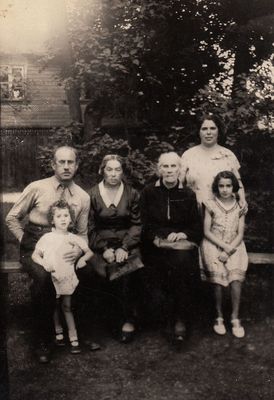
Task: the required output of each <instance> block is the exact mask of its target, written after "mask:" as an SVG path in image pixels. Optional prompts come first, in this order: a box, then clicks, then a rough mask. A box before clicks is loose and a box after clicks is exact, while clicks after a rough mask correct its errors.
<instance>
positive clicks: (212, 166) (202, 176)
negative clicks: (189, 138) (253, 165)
mask: <svg viewBox="0 0 274 400" xmlns="http://www.w3.org/2000/svg"><path fill="white" fill-rule="evenodd" d="M199 136H200V144H198V145H197V146H194V147H192V148H190V149H189V150H186V151H185V152H184V153H183V155H182V159H181V165H182V169H181V177H182V181H183V183H186V184H187V186H189V187H190V188H191V189H192V190H193V191H194V192H195V193H196V197H197V201H198V204H199V207H200V209H201V206H202V203H204V201H207V200H208V199H211V198H212V191H211V186H212V183H213V180H214V178H215V176H216V175H217V174H218V173H219V172H221V171H224V170H226V171H231V172H233V173H234V175H235V176H236V177H237V179H238V181H239V186H240V189H239V197H240V201H239V204H240V206H241V207H242V208H244V209H245V210H246V209H247V204H246V200H245V192H244V187H243V184H242V181H241V176H240V173H239V169H240V163H239V161H238V159H237V158H236V156H235V154H234V153H233V152H232V151H231V150H229V149H227V148H226V147H223V146H221V145H220V144H219V143H218V141H219V142H222V139H223V136H224V133H223V128H222V125H221V122H220V121H219V119H218V118H217V117H216V116H214V115H206V116H204V117H203V118H202V120H201V121H200V128H199Z"/></svg>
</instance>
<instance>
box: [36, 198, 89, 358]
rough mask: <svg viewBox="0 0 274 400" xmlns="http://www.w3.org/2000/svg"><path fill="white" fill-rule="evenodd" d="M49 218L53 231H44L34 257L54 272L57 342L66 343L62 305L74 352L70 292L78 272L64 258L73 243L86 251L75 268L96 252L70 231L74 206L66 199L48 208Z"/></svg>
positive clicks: (76, 350) (76, 349) (77, 349)
mask: <svg viewBox="0 0 274 400" xmlns="http://www.w3.org/2000/svg"><path fill="white" fill-rule="evenodd" d="M48 219H49V222H50V224H52V225H53V229H52V232H50V233H46V234H45V235H43V236H42V237H41V238H40V240H39V241H38V242H37V244H36V247H35V250H34V252H33V254H32V259H33V261H34V262H36V263H37V264H40V265H42V267H44V268H45V270H46V271H48V272H50V273H51V277H52V282H53V284H54V287H55V290H56V297H57V299H58V303H57V307H56V309H55V312H54V318H53V319H54V326H55V334H56V340H55V342H56V344H57V345H59V346H62V345H64V344H65V342H64V336H63V327H62V324H61V317H60V311H61V310H60V307H59V305H61V309H62V311H63V314H64V317H65V320H66V323H67V327H68V336H69V340H70V346H71V350H70V351H71V353H72V354H77V353H80V351H81V349H80V346H79V342H78V335H77V330H76V326H75V321H74V316H73V313H72V310H71V295H72V294H73V292H74V290H75V288H76V287H77V285H78V282H79V281H78V278H77V276H76V273H75V268H74V264H73V263H71V262H68V261H66V260H64V258H63V255H64V254H65V253H66V252H67V251H68V250H70V249H71V248H72V247H73V246H78V247H79V248H80V249H81V250H82V251H83V253H84V255H83V256H82V257H80V258H79V260H78V261H77V263H76V266H75V267H76V269H78V268H83V267H85V265H86V262H87V261H88V260H89V259H90V258H91V257H92V256H93V252H92V251H91V250H90V249H89V247H88V245H87V243H86V242H85V240H84V239H83V238H82V237H79V236H77V235H75V234H73V233H70V232H69V230H68V229H69V228H70V226H71V225H72V221H73V210H72V208H71V207H70V205H69V204H68V203H67V202H65V201H64V200H59V201H57V202H55V203H54V204H52V206H51V207H50V209H49V213H48Z"/></svg>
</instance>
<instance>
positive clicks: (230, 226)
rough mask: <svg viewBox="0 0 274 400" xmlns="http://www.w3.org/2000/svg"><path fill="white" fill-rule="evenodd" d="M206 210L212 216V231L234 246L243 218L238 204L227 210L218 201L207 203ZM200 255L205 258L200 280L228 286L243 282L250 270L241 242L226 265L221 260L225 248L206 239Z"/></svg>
mask: <svg viewBox="0 0 274 400" xmlns="http://www.w3.org/2000/svg"><path fill="white" fill-rule="evenodd" d="M205 207H206V208H207V210H208V211H209V213H210V214H211V217H212V225H211V232H212V233H213V234H214V235H215V236H216V237H218V238H219V239H221V240H222V241H224V242H226V243H231V242H232V241H233V240H234V239H235V237H236V236H237V234H238V226H239V219H240V216H239V215H240V206H239V204H238V203H237V202H236V201H235V203H234V204H233V205H232V206H231V207H230V208H229V209H226V208H224V206H223V204H222V203H221V202H220V201H219V200H218V199H217V198H215V199H213V200H208V201H207V202H205ZM200 251H201V252H200V255H201V257H202V264H201V278H202V280H206V281H208V282H211V283H217V284H219V285H222V286H228V285H229V284H230V283H231V282H233V281H235V280H238V281H240V282H242V281H243V280H244V278H245V273H246V270H247V267H248V257H247V252H246V248H245V244H244V242H243V241H242V242H241V243H240V245H239V246H238V247H237V250H236V252H235V253H234V254H232V255H231V256H230V257H229V258H228V260H227V261H226V262H225V263H223V262H221V261H219V259H218V257H219V255H220V254H221V252H222V249H221V248H220V247H218V246H216V245H215V244H214V243H212V242H210V241H209V240H208V239H206V238H204V239H203V241H202V243H201V247H200Z"/></svg>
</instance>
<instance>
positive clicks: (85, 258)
mask: <svg viewBox="0 0 274 400" xmlns="http://www.w3.org/2000/svg"><path fill="white" fill-rule="evenodd" d="M93 255H94V253H93V251H91V250H90V249H87V251H86V252H85V254H84V255H83V256H82V257H80V258H79V260H78V261H77V264H76V269H78V268H83V267H85V266H86V264H87V261H88V260H90V259H91V257H93Z"/></svg>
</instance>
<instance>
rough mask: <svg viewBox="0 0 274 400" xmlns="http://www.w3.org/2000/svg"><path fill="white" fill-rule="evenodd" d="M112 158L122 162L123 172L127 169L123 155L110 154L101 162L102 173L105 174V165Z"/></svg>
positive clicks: (100, 170)
mask: <svg viewBox="0 0 274 400" xmlns="http://www.w3.org/2000/svg"><path fill="white" fill-rule="evenodd" d="M110 160H115V161H118V162H119V163H120V164H121V167H122V170H123V172H124V171H125V160H124V159H123V157H121V156H119V155H118V154H108V155H106V156H105V157H104V158H103V160H102V162H101V164H100V167H99V174H100V175H104V169H105V166H106V165H107V162H108V161H110Z"/></svg>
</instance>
